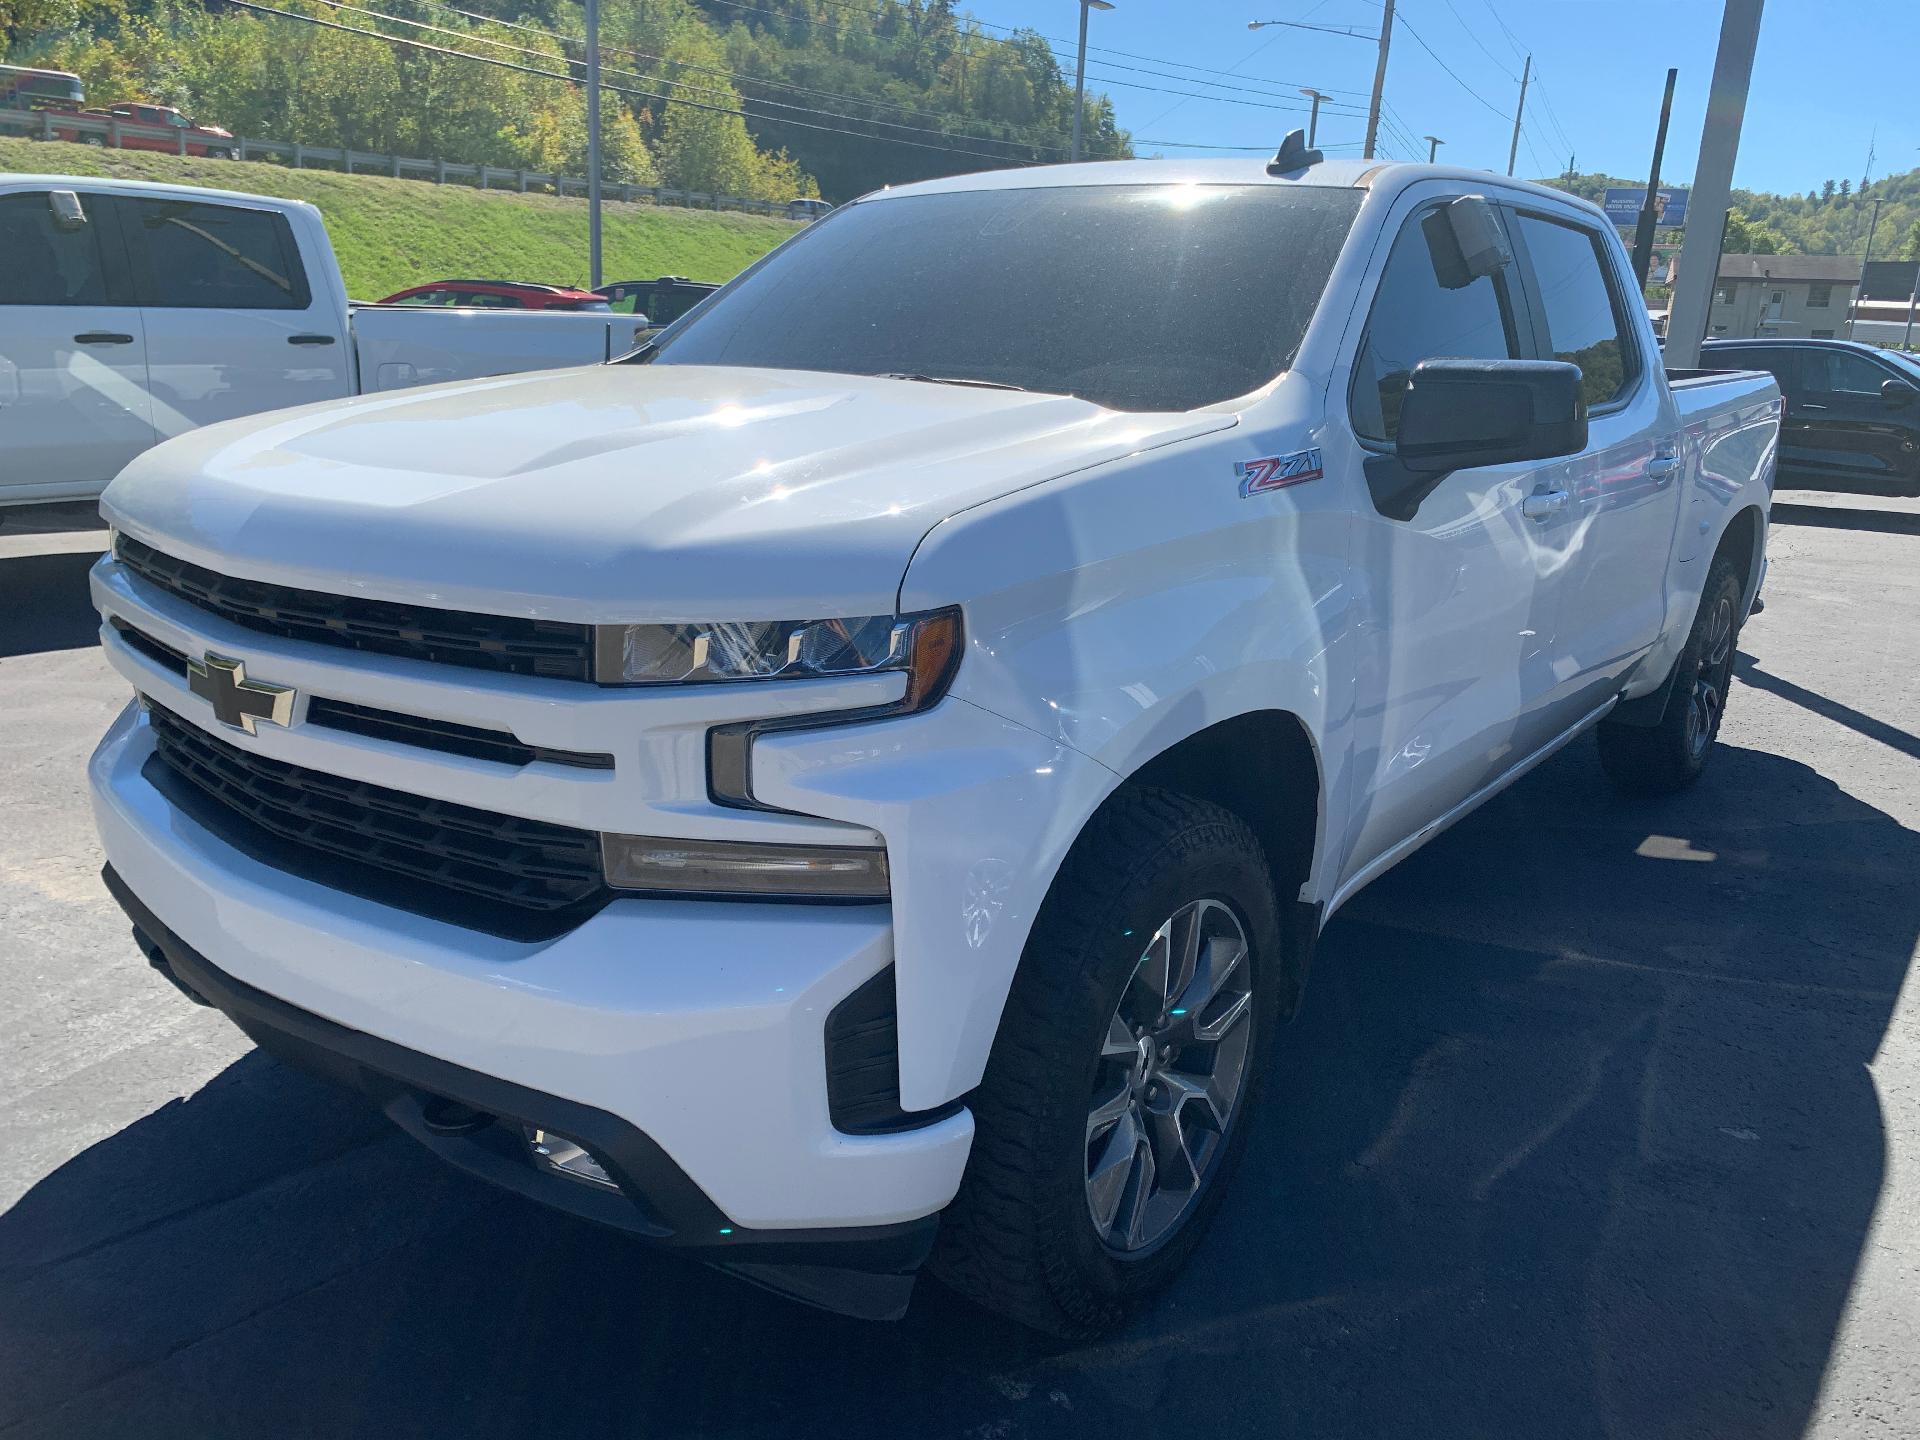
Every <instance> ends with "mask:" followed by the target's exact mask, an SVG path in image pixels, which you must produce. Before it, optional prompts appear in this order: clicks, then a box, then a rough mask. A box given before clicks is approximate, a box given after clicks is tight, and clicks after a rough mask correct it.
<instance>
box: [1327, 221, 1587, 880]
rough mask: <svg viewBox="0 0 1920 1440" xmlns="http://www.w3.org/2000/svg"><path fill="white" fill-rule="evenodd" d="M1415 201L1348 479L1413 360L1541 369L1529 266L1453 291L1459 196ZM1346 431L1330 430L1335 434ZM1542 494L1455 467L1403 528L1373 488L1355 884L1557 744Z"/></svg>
mask: <svg viewBox="0 0 1920 1440" xmlns="http://www.w3.org/2000/svg"><path fill="white" fill-rule="evenodd" d="M1416 195H1417V196H1418V198H1417V199H1416V200H1415V201H1414V203H1413V204H1412V206H1411V207H1410V209H1409V210H1408V211H1405V212H1403V215H1404V218H1403V220H1402V222H1401V223H1400V225H1399V227H1398V230H1397V233H1396V236H1395V239H1394V242H1393V245H1392V248H1391V251H1390V253H1389V254H1388V256H1387V259H1386V262H1385V265H1384V268H1383V269H1382V270H1381V271H1380V273H1379V275H1378V279H1377V282H1376V283H1375V284H1374V285H1373V287H1372V289H1371V291H1370V293H1368V294H1367V298H1366V300H1365V301H1364V302H1363V315H1364V323H1363V325H1362V327H1361V328H1360V333H1359V336H1358V343H1357V345H1356V347H1355V349H1354V350H1353V352H1352V355H1351V358H1350V361H1349V363H1348V367H1347V368H1346V369H1345V370H1344V371H1336V374H1335V378H1334V387H1335V388H1334V389H1333V390H1332V392H1331V393H1330V395H1329V408H1330V409H1331V408H1332V406H1333V405H1335V404H1338V403H1342V402H1344V403H1345V405H1346V407H1347V412H1348V415H1349V418H1350V420H1351V431H1352V436H1353V443H1354V445H1355V449H1356V450H1357V452H1358V453H1355V454H1351V455H1349V456H1348V457H1347V463H1346V464H1344V465H1342V466H1341V471H1342V473H1345V474H1349V475H1353V476H1356V477H1357V476H1360V475H1361V474H1362V471H1363V466H1364V461H1365V459H1366V458H1367V456H1368V455H1370V454H1380V453H1386V452H1391V450H1392V448H1393V443H1394V438H1395V434H1396V428H1397V423H1398V416H1399V406H1400V399H1401V397H1402V396H1403V395H1404V394H1405V392H1406V389H1407V385H1408V380H1409V377H1410V375H1411V373H1412V370H1413V367H1414V366H1415V365H1417V364H1419V363H1420V362H1421V361H1423V360H1431V359H1441V358H1459V359H1530V358H1533V353H1534V342H1533V325H1532V321H1531V316H1530V312H1529V310H1528V305H1527V299H1526V287H1525V285H1524V284H1523V283H1522V277H1521V275H1520V272H1519V270H1518V268H1517V264H1514V263H1509V264H1507V265H1506V266H1504V267H1503V268H1502V269H1501V270H1500V271H1499V273H1497V274H1491V275H1484V274H1483V275H1480V276H1477V277H1476V278H1473V279H1472V280H1470V281H1468V282H1467V283H1465V284H1459V283H1457V282H1458V277H1457V276H1454V275H1451V274H1449V275H1448V278H1449V279H1451V280H1454V281H1455V282H1456V283H1455V284H1453V285H1452V286H1449V285H1448V284H1446V283H1443V281H1442V278H1441V277H1442V275H1443V273H1446V272H1447V271H1448V265H1447V262H1446V261H1445V259H1444V257H1443V254H1442V251H1443V249H1444V245H1445V238H1444V234H1443V232H1444V224H1445V222H1444V216H1443V215H1442V213H1441V210H1440V208H1439V207H1440V206H1442V205H1443V204H1445V203H1446V202H1447V201H1449V200H1453V199H1457V198H1459V197H1458V195H1457V194H1455V193H1448V192H1446V191H1445V190H1444V189H1442V188H1440V187H1421V189H1420V191H1418V192H1416ZM1496 213H1497V214H1499V215H1500V223H1501V224H1502V225H1503V226H1507V225H1510V224H1511V221H1510V219H1509V217H1507V216H1506V215H1505V214H1504V213H1502V212H1500V211H1499V210H1498V208H1497V207H1496ZM1508 250H1509V253H1511V250H1512V246H1511V243H1509V245H1508ZM1363 289H1364V286H1363ZM1345 428H1346V427H1342V426H1338V425H1332V426H1329V427H1328V435H1329V437H1330V439H1332V438H1333V437H1338V436H1340V435H1341V432H1342V431H1343V430H1344V429H1345ZM1331 469H1332V466H1331V465H1330V466H1329V470H1331ZM1542 484H1543V474H1542V470H1541V467H1540V466H1539V465H1537V464H1518V465H1492V466H1483V467H1478V468H1474V469H1464V470H1457V471H1455V472H1453V473H1452V474H1450V475H1448V476H1447V477H1446V478H1445V479H1443V480H1442V481H1440V483H1439V485H1438V486H1437V487H1436V488H1435V489H1434V490H1433V491H1432V492H1431V493H1430V494H1428V495H1427V496H1426V498H1425V499H1424V500H1422V501H1421V503H1420V506H1419V508H1418V510H1417V511H1416V512H1415V514H1414V515H1413V517H1412V518H1411V519H1405V520H1402V519H1394V518H1390V517H1389V516H1387V515H1385V514H1383V513H1381V512H1380V510H1379V509H1378V507H1377V506H1376V505H1375V503H1374V501H1373V498H1372V496H1371V494H1370V493H1369V492H1367V491H1366V489H1365V486H1364V485H1363V486H1362V487H1361V488H1362V493H1361V494H1360V495H1359V496H1358V497H1357V498H1356V501H1355V504H1356V506H1357V508H1358V509H1359V510H1360V513H1361V516H1362V519H1361V523H1360V525H1359V527H1358V532H1357V539H1356V546H1357V548H1356V552H1355V554H1354V557H1353V574H1354V575H1355V577H1356V581H1357V582H1358V583H1359V584H1361V585H1362V586H1363V587H1364V588H1365V589H1366V590H1367V591H1368V592H1369V593H1368V595H1367V603H1366V605H1365V607H1364V613H1365V616H1366V618H1365V620H1364V621H1363V622H1362V625H1361V627H1360V633H1359V636H1358V639H1359V645H1358V656H1357V659H1358V664H1357V666H1356V692H1355V724H1354V726H1353V731H1352V733H1353V735H1354V737H1355V738H1354V742H1353V744H1354V751H1353V754H1352V757H1351V773H1352V774H1353V775H1354V776H1355V781H1354V790H1353V793H1352V797H1351V802H1350V814H1349V817H1348V825H1347V835H1346V863H1345V865H1344V866H1343V878H1345V879H1347V880H1352V879H1355V878H1356V877H1358V876H1359V875H1360V873H1361V872H1362V871H1365V870H1367V869H1368V867H1369V866H1370V865H1373V864H1374V863H1375V862H1377V861H1382V860H1383V858H1387V857H1389V854H1390V852H1394V851H1395V850H1396V849H1397V848H1398V847H1400V846H1402V845H1403V843H1404V842H1407V841H1409V840H1411V839H1412V838H1413V837H1414V836H1416V835H1418V834H1419V833H1420V832H1421V831H1423V830H1424V829H1425V828H1426V827H1427V826H1429V825H1431V824H1432V823H1434V822H1435V821H1437V820H1439V819H1440V818H1441V817H1443V816H1445V815H1446V814H1447V813H1448V812H1449V811H1451V810H1452V809H1454V808H1455V807H1456V806H1458V805H1460V804H1461V803H1462V802H1464V801H1466V800H1467V799H1469V798H1470V797H1471V796H1473V795H1474V794H1475V793H1477V792H1478V791H1479V790H1481V789H1482V788H1484V787H1485V786H1487V785H1488V784H1490V783H1492V782H1493V781H1495V780H1497V779H1498V778H1500V777H1501V776H1502V775H1503V774H1504V773H1505V772H1506V771H1507V770H1508V769H1509V768H1511V767H1512V766H1513V765H1514V764H1516V763H1517V762H1518V761H1520V760H1522V759H1524V758H1526V757H1527V756H1528V755H1530V754H1531V753H1532V752H1533V751H1534V750H1536V749H1538V748H1539V747H1540V746H1541V745H1543V744H1545V743H1546V741H1547V740H1549V739H1550V738H1552V734H1553V733H1554V731H1553V718H1552V708H1551V700H1552V695H1553V691H1554V689H1555V685H1556V679H1555V673H1554V659H1555V653H1556V652H1555V638H1556V637H1555V633H1554V624H1553V615H1554V610H1555V603H1554V575H1555V572H1556V571H1557V569H1558V568H1559V567H1560V565H1561V563H1562V561H1563V557H1562V555H1561V554H1560V553H1559V552H1558V551H1557V550H1556V549H1555V548H1554V546H1553V545H1552V544H1551V543H1550V540H1549V538H1548V537H1547V536H1546V535H1545V534H1544V533H1543V531H1542V527H1541V526H1540V525H1539V524H1538V523H1537V522H1536V521H1535V520H1532V519H1529V518H1527V516H1526V514H1525V513H1524V509H1523V507H1524V505H1525V502H1526V501H1527V499H1528V497H1529V496H1531V495H1532V494H1533V493H1534V491H1535V490H1536V489H1537V488H1541V487H1542Z"/></svg>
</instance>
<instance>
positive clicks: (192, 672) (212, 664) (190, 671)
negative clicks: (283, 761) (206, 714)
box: [187, 650, 293, 735]
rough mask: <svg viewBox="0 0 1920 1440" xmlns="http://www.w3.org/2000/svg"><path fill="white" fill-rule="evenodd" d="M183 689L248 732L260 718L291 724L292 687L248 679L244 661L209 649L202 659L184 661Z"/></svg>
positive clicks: (225, 722) (224, 720) (227, 722)
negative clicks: (184, 686) (185, 665)
mask: <svg viewBox="0 0 1920 1440" xmlns="http://www.w3.org/2000/svg"><path fill="white" fill-rule="evenodd" d="M187 688H188V689H189V690H191V691H193V693H194V694H196V695H198V696H199V697H200V698H201V699H202V700H204V701H206V702H207V703H208V704H209V705H211V706H213V718H214V719H216V720H218V721H219V722H220V723H221V724H222V725H233V726H236V727H238V728H239V729H242V730H244V731H246V732H247V734H249V735H251V734H253V733H254V729H253V727H254V725H255V723H256V722H258V721H261V720H268V721H271V722H272V723H273V724H275V725H291V724H292V723H293V687H292V686H290V685H263V684H262V683H261V682H260V681H258V680H249V679H248V678H247V666H246V662H245V661H244V660H229V659H228V658H227V657H226V656H225V655H216V654H214V653H213V652H212V651H211V650H209V651H208V652H207V658H206V659H204V660H189V661H187Z"/></svg>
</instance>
